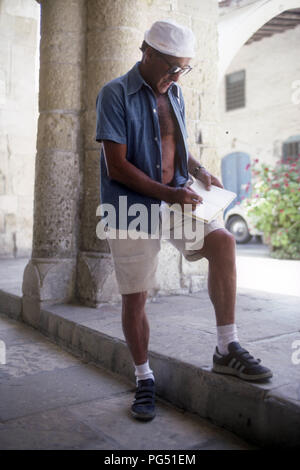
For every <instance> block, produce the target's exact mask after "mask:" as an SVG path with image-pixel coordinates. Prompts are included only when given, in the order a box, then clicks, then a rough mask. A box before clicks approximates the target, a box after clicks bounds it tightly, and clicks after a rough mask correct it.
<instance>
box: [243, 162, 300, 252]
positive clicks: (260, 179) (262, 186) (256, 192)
mask: <svg viewBox="0 0 300 470" xmlns="http://www.w3.org/2000/svg"><path fill="white" fill-rule="evenodd" d="M252 175H253V181H254V184H253V191H252V195H251V197H250V198H248V199H246V200H245V201H243V205H244V207H245V209H246V212H247V214H248V216H249V217H250V218H251V220H252V222H253V224H254V225H255V226H256V227H257V228H258V229H259V230H261V231H262V232H263V233H264V238H265V241H266V243H268V244H269V245H270V247H271V256H273V257H275V258H282V259H283V258H285V259H287V258H288V259H300V158H298V159H297V160H296V161H295V160H293V161H291V160H288V161H287V162H285V163H282V162H281V161H279V162H277V163H276V165H275V167H273V168H271V167H270V166H267V165H265V164H259V162H258V159H256V160H255V161H254V164H253V165H252Z"/></svg>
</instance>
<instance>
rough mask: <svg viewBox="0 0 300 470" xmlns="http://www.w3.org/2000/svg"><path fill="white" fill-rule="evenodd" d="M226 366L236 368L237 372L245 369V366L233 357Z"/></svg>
mask: <svg viewBox="0 0 300 470" xmlns="http://www.w3.org/2000/svg"><path fill="white" fill-rule="evenodd" d="M228 366H229V367H232V368H233V369H236V370H237V371H239V372H243V370H244V369H245V366H244V365H243V364H242V363H241V362H240V361H238V360H237V359H235V358H234V357H233V358H232V359H231V361H230V362H229V364H228Z"/></svg>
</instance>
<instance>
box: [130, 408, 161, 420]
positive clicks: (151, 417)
mask: <svg viewBox="0 0 300 470" xmlns="http://www.w3.org/2000/svg"><path fill="white" fill-rule="evenodd" d="M131 414H132V416H133V417H134V418H135V419H139V420H140V421H150V420H151V419H153V418H155V416H156V414H155V413H153V414H151V415H142V414H139V413H136V412H135V411H132V410H131Z"/></svg>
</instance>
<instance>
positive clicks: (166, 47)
mask: <svg viewBox="0 0 300 470" xmlns="http://www.w3.org/2000/svg"><path fill="white" fill-rule="evenodd" d="M144 40H145V41H146V43H147V44H149V46H151V47H153V49H156V50H157V51H159V52H162V53H163V54H167V55H172V56H175V57H190V58H192V57H195V36H194V33H193V31H192V30H191V29H190V28H187V27H186V26H181V25H179V24H177V23H176V22H175V21H172V20H162V21H156V22H155V23H153V25H152V26H151V28H150V29H148V30H147V31H146V32H145V36H144Z"/></svg>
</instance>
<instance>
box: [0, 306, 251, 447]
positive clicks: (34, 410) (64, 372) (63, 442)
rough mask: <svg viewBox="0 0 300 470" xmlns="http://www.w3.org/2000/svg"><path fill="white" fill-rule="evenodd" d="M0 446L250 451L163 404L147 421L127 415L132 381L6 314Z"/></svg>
mask: <svg viewBox="0 0 300 470" xmlns="http://www.w3.org/2000/svg"><path fill="white" fill-rule="evenodd" d="M0 339H2V340H4V339H5V344H6V364H1V365H0V395H1V401H0V449H2V450H3V449H105V450H114V449H119V450H122V449H130V450H138V449H163V450H169V449H173V450H175V449H194V450H197V449H252V448H253V447H252V446H250V445H249V444H247V443H245V442H244V441H242V440H241V439H239V438H238V437H236V436H235V435H233V434H231V433H230V432H228V431H226V430H224V429H221V428H218V427H216V426H215V425H213V424H211V423H210V422H208V421H206V420H204V419H200V418H199V417H197V416H195V415H192V414H189V413H186V412H182V411H181V410H179V409H176V408H174V407H171V406H170V405H167V404H166V403H164V402H163V401H161V400H160V401H159V402H158V406H157V416H156V418H155V419H154V420H153V421H151V422H148V423H141V422H138V421H136V420H134V419H133V418H132V417H131V416H130V413H129V407H130V404H131V401H132V398H133V391H134V389H133V387H132V384H131V383H130V382H126V381H125V380H123V379H122V380H121V379H120V378H119V377H117V376H116V375H114V374H112V373H109V372H107V371H105V370H103V369H100V368H99V367H96V366H95V365H93V364H91V363H89V364H87V363H84V362H82V361H81V360H79V359H77V358H75V357H73V356H72V355H70V354H69V353H67V352H65V351H63V350H61V349H60V348H59V347H58V346H56V345H55V344H53V343H51V342H50V341H49V340H48V339H46V338H45V337H44V336H43V335H41V334H40V333H39V332H38V331H36V330H34V329H33V328H31V327H29V326H27V325H24V324H22V323H20V322H16V321H15V320H12V319H10V318H8V317H7V316H6V315H4V314H0Z"/></svg>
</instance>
